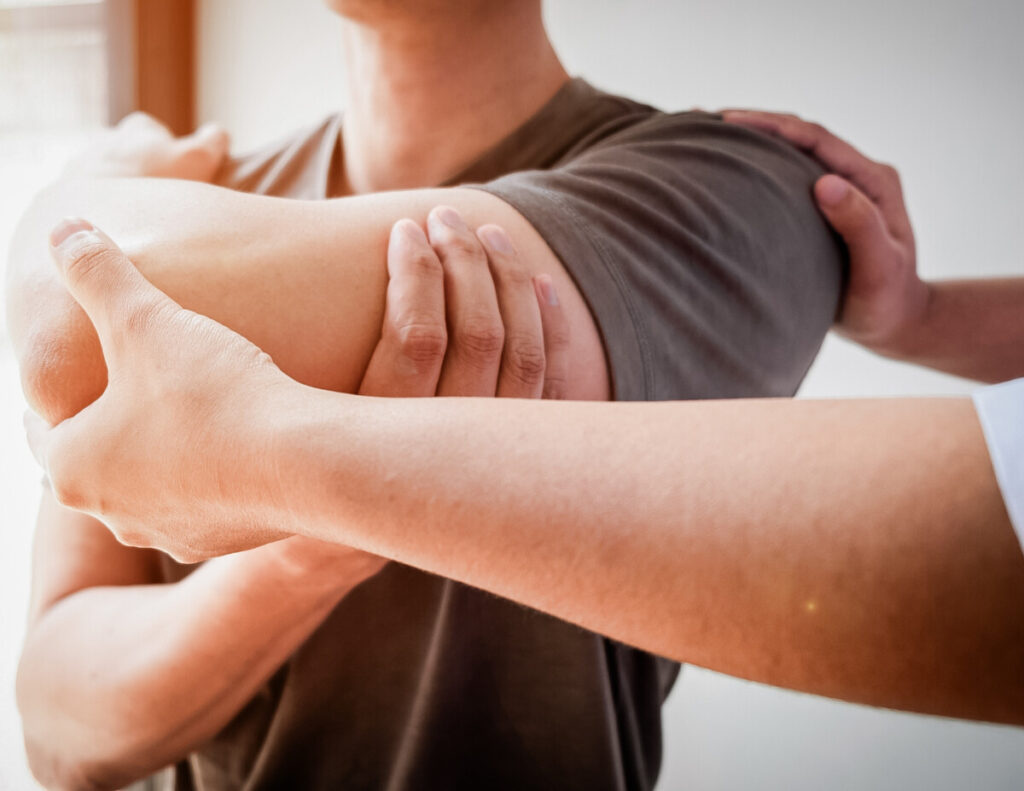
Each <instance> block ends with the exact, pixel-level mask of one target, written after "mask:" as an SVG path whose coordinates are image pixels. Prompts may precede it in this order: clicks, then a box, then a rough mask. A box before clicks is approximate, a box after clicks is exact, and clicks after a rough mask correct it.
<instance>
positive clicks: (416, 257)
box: [406, 247, 444, 278]
mask: <svg viewBox="0 0 1024 791" xmlns="http://www.w3.org/2000/svg"><path fill="white" fill-rule="evenodd" d="M406 261H407V263H408V265H409V267H410V268H411V269H412V271H413V272H414V273H416V274H419V275H427V276H429V277H437V278H440V277H442V276H443V274H444V269H443V268H442V267H441V262H440V261H438V260H437V256H436V255H434V251H433V250H431V249H430V248H420V247H417V248H416V249H415V250H414V251H412V252H411V253H409V255H408V257H407V259H406Z"/></svg>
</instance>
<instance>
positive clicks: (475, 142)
mask: <svg viewBox="0 0 1024 791" xmlns="http://www.w3.org/2000/svg"><path fill="white" fill-rule="evenodd" d="M459 6H463V7H464V8H469V9H471V10H461V9H460V10H456V9H459ZM413 7H415V4H413ZM451 7H452V11H451V13H449V14H447V15H444V16H436V17H434V18H424V17H422V16H417V15H415V14H414V13H410V14H409V18H403V17H401V16H400V15H395V14H394V12H392V15H391V16H389V17H386V18H383V19H380V20H376V21H361V22H356V21H353V20H346V21H345V51H346V64H347V82H348V104H347V106H346V111H345V115H344V120H343V129H344V136H345V162H344V166H345V174H344V175H345V182H346V185H347V187H348V189H349V190H350V191H351V192H355V193H363V192H375V191H379V190H388V189H403V188H413V187H426V186H433V185H436V184H440V183H442V182H443V181H445V180H446V179H448V178H450V177H452V176H454V175H456V174H457V173H458V172H459V171H460V170H461V169H462V168H463V167H465V166H466V165H468V164H470V163H471V162H472V161H473V160H474V159H475V158H476V157H477V156H479V155H480V154H482V153H484V152H485V151H486V150H487V149H489V148H490V147H491V146H493V145H494V144H496V143H497V142H499V141H500V140H501V139H502V138H503V137H505V136H506V135H508V134H509V133H510V132H511V131H513V130H514V129H515V128H516V127H517V126H519V125H520V124H521V123H523V122H524V121H525V120H527V119H528V118H529V117H530V116H531V115H533V114H534V113H535V112H536V111H537V110H539V109H540V108H541V107H542V106H543V105H544V103H545V102H546V101H547V100H548V99H550V98H551V97H552V96H553V95H554V94H555V93H556V92H557V90H558V89H559V88H560V87H561V86H562V85H563V84H564V83H565V82H566V80H567V79H568V76H567V75H566V72H565V70H564V69H563V68H562V64H561V63H560V62H559V60H558V57H557V55H555V52H554V50H553V49H552V47H551V43H550V41H549V40H548V37H547V34H546V32H545V31H544V26H543V22H542V19H541V12H540V0H501V1H500V2H486V3H473V2H467V3H452V4H451ZM413 16H416V18H412V17H413Z"/></svg>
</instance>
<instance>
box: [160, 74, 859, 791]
mask: <svg viewBox="0 0 1024 791" xmlns="http://www.w3.org/2000/svg"><path fill="white" fill-rule="evenodd" d="M341 145H342V141H341V126H340V120H339V118H338V117H336V116H335V117H332V118H329V119H328V120H327V121H325V122H324V123H322V124H321V125H319V126H317V127H316V128H314V129H312V130H307V131H306V132H303V133H300V134H298V135H296V136H295V137H294V138H292V139H290V140H289V141H287V142H286V143H284V144H283V145H279V146H276V147H273V148H271V149H268V150H266V151H264V152H262V153H258V154H256V155H253V156H250V157H246V158H244V159H241V160H236V161H234V162H232V163H231V165H230V167H229V168H227V169H226V170H225V172H224V173H223V174H222V183H223V184H224V185H225V186H229V187H232V188H235V189H240V190H246V191H251V192H259V193H265V194H269V195H281V196H288V197H293V198H302V199H311V200H317V199H323V198H329V197H335V196H337V195H338V194H339V181H340V179H339V177H340V176H341V162H342V160H341ZM508 174H511V175H508ZM819 174H820V170H819V168H818V167H817V166H816V165H815V164H814V163H812V162H811V161H810V160H808V159H807V158H806V157H804V156H803V155H801V154H799V153H797V152H796V151H794V150H793V149H791V148H789V147H787V146H786V145H783V144H782V143H780V142H779V141H777V140H774V139H772V138H769V137H766V136H764V135H761V134H759V133H756V132H752V131H749V130H747V129H743V128H739V127H735V126H730V125H727V124H724V123H723V122H722V121H721V120H720V119H719V118H717V117H715V116H711V115H707V114H703V113H681V114H666V113H662V112H660V111H658V110H655V109H653V108H651V107H648V106H645V105H642V104H638V103H636V102H633V101H630V100H628V99H624V98H621V97H617V96H611V95H608V94H605V93H602V92H600V91H598V90H595V89H594V88H592V87H591V86H589V85H588V84H587V83H585V82H583V81H582V80H573V81H572V82H570V83H568V84H567V85H566V86H565V87H564V88H563V89H562V90H561V91H560V92H559V93H558V94H557V95H556V96H555V97H554V98H553V99H552V100H551V101H550V102H549V103H548V104H547V105H546V106H545V107H543V108H542V109H541V110H540V111H539V112H538V113H537V115H536V116H534V117H533V118H532V119H531V120H529V121H528V122H527V123H526V124H524V125H523V126H522V127H521V128H519V129H518V130H516V131H515V132H513V133H512V134H511V135H509V137H508V138H506V139H505V140H504V141H503V142H501V143H500V144H498V145H497V146H496V147H495V148H494V149H493V150H491V151H490V152H488V153H486V154H485V155H484V156H482V157H481V158H480V159H479V160H478V161H476V162H475V163H473V164H472V165H471V166H470V167H468V168H467V169H466V170H465V171H464V172H462V173H460V174H458V175H457V176H455V177H453V178H452V179H450V180H449V181H448V182H447V183H448V184H452V185H454V184H471V185H473V186H476V187H478V188H480V189H484V190H487V191H488V192H491V193H492V194H494V195H497V196H498V197H500V198H502V199H504V200H505V201H507V202H508V203H510V204H511V205H512V206H514V207H515V208H516V209H518V210H519V212H521V213H522V214H523V215H524V216H525V217H526V218H527V219H528V220H530V222H531V223H532V224H533V225H534V226H535V227H536V228H537V229H538V230H539V231H540V233H541V235H542V236H543V237H544V238H545V239H546V240H547V242H548V244H549V245H550V246H551V248H552V249H553V250H554V252H555V253H556V254H557V255H558V257H559V258H560V259H561V261H562V262H563V264H564V265H565V267H566V269H567V270H568V271H569V273H570V274H571V275H572V277H573V278H574V280H575V282H576V284H577V285H578V287H579V289H580V291H581V292H582V294H583V296H584V297H585V299H586V300H587V303H588V305H589V306H590V309H591V311H592V312H593V314H594V318H595V320H596V322H597V325H598V327H599V329H600V332H601V335H602V339H603V341H604V345H605V349H606V352H607V355H608V359H609V364H610V368H611V374H612V383H613V388H614V392H615V394H616V397H617V398H619V399H620V400H656V399H685V398H731V397H743V396H788V395H791V394H792V393H793V392H794V391H795V390H796V388H797V386H798V384H799V383H800V380H801V379H802V377H803V375H804V373H805V372H806V370H807V368H808V366H809V365H810V363H811V361H812V359H813V358H814V356H815V354H816V352H817V350H818V347H819V345H820V343H821V341H822V338H823V337H824V335H825V332H826V331H827V329H828V327H829V325H830V323H831V322H832V319H833V316H834V314H835V311H836V307H837V303H838V298H839V292H840V284H841V280H842V270H843V253H842V250H841V248H840V246H839V245H838V244H837V242H836V240H835V239H834V237H833V236H832V235H831V233H830V232H829V231H828V229H827V228H826V226H825V224H824V223H823V221H822V219H821V218H820V216H819V215H818V213H817V211H816V209H815V208H814V205H813V203H812V200H811V186H812V184H813V182H814V180H815V178H816V177H817V176H818V175H819ZM680 452H685V448H681V449H680ZM167 572H168V576H167V578H168V581H172V580H176V579H179V578H180V577H181V576H182V575H183V574H184V573H185V570H184V569H179V568H177V567H175V566H174V564H173V563H171V562H168V563H167ZM678 668H679V666H678V665H677V664H676V663H674V662H670V661H668V660H665V659H661V658H658V657H655V656H652V655H651V654H648V653H645V652H643V651H638V650H636V649H633V648H629V647H627V646H624V645H622V644H620V643H616V642H614V641H612V640H608V639H606V638H603V637H601V636H599V635H597V634H593V633H591V632H587V631H584V630H582V629H580V628H578V627H575V626H572V625H570V624H567V623H564V622H562V621H559V620H558V619H556V618H552V617H550V616H547V615H544V614H541V613H538V612H536V611H534V610H531V609H528V608H525V607H522V606H520V605H518V604H513V603H511V602H509V601H506V600H504V599H501V598H498V597H496V596H493V595H490V594H487V593H483V592H481V591H479V590H476V589H473V588H470V587H467V586H465V585H461V584H459V583H455V582H451V581H449V580H445V579H442V578H440V577H436V576H433V575H430V574H425V573H423V572H421V571H417V570H415V569H412V568H409V567H406V566H402V565H399V564H396V563H391V564H389V565H388V566H387V567H385V569H384V570H383V571H382V572H381V573H380V574H378V575H377V576H376V577H374V578H372V579H370V580H368V581H367V582H365V583H364V584H363V585H361V586H359V587H358V588H357V589H355V590H354V591H352V592H351V593H350V594H349V595H348V596H347V597H346V598H345V599H344V600H343V601H342V602H341V603H340V604H339V605H338V607H337V608H336V609H335V610H334V612H333V613H332V614H331V615H330V616H329V617H328V618H327V620H326V621H325V622H324V624H323V625H322V626H321V627H320V628H319V629H318V630H317V631H316V632H315V633H314V634H313V635H312V636H311V637H310V638H309V640H308V641H307V642H306V643H305V644H304V645H303V646H302V647H301V648H300V649H299V650H298V651H297V652H296V653H295V655H294V656H293V657H292V658H291V659H290V660H289V661H288V662H287V664H285V665H284V667H282V668H281V669H280V670H279V671H278V672H277V673H276V674H275V675H274V676H273V678H272V679H271V680H270V681H269V682H268V683H267V684H266V685H265V686H264V687H263V689H261V690H260V692H259V693H258V694H257V695H256V696H255V697H254V698H253V700H252V701H251V702H250V703H249V704H248V705H247V706H246V707H245V708H244V709H243V710H242V711H241V712H240V713H239V714H238V716H236V717H235V719H234V720H233V721H232V722H231V723H230V724H229V725H228V726H227V727H226V728H225V729H224V730H223V731H222V732H221V733H220V734H219V735H218V736H217V737H216V738H214V739H213V740H212V741H211V742H210V743H209V744H207V745H206V746H204V747H203V748H202V749H201V750H199V751H198V752H196V753H195V754H193V755H191V756H190V757H189V758H188V759H187V760H185V761H183V762H181V763H180V764H179V765H178V766H177V767H175V768H174V769H173V770H171V771H169V772H168V773H167V774H165V776H164V778H163V782H166V783H168V784H169V785H171V786H172V787H175V788H178V789H199V790H201V791H212V790H213V789H217V790H218V791H219V790H220V789H243V788H244V789H247V791H262V790H263V789H388V790H389V791H412V790H413V789H415V790H417V791H419V790H420V789H474V791H475V790H476V789H506V788H507V789H517V791H518V790H519V789H560V790H563V789H586V790H587V791H603V790H605V789H607V790H608V791H613V790H614V791H621V790H623V789H650V788H652V787H653V785H654V782H655V780H656V778H657V775H658V769H659V765H660V763H661V751H662V743H661V721H660V708H661V704H662V702H663V700H664V698H665V696H666V694H667V693H668V690H669V689H670V687H671V685H672V682H673V681H674V679H675V676H676V674H677V673H678Z"/></svg>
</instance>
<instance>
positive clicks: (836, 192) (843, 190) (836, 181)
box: [816, 175, 850, 206]
mask: <svg viewBox="0 0 1024 791" xmlns="http://www.w3.org/2000/svg"><path fill="white" fill-rule="evenodd" d="M816 192H817V195H818V201H819V202H821V203H823V204H825V205H826V206H835V205H836V204H838V203H839V202H840V201H842V200H843V198H845V197H846V196H847V195H848V194H849V192H850V185H849V184H848V183H847V182H846V181H845V180H844V179H841V178H839V176H833V175H828V176H824V177H823V178H822V179H821V180H820V181H819V182H818V187H817V190H816Z"/></svg>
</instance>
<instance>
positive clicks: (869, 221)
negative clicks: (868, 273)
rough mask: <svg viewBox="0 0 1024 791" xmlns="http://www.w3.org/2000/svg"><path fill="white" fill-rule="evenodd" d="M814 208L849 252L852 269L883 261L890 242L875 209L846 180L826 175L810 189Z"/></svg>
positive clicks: (882, 219)
mask: <svg viewBox="0 0 1024 791" xmlns="http://www.w3.org/2000/svg"><path fill="white" fill-rule="evenodd" d="M814 196H815V198H816V199H817V202H818V208H820V209H821V212H822V214H824V215H825V217H826V219H827V220H828V221H829V223H830V224H831V225H832V227H833V228H835V230H836V231H837V232H838V233H839V235H840V236H842V237H843V240H844V241H845V242H846V246H847V247H849V248H850V257H851V259H852V263H853V265H854V266H858V265H859V266H864V265H865V264H867V263H869V262H872V261H885V260H886V258H887V254H888V252H889V250H890V248H891V246H892V239H891V238H890V236H889V231H888V229H887V228H886V225H885V218H884V217H883V216H882V213H881V212H880V211H879V209H878V207H877V206H875V204H874V203H872V202H871V200H870V199H869V198H868V197H867V196H866V195H865V194H864V193H863V192H861V191H860V190H859V189H857V188H856V187H855V186H854V185H853V184H851V183H850V182H848V181H847V180H846V179H844V178H841V177H839V176H836V175H834V174H829V175H827V176H822V177H821V178H820V179H818V183H817V184H815V185H814Z"/></svg>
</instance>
